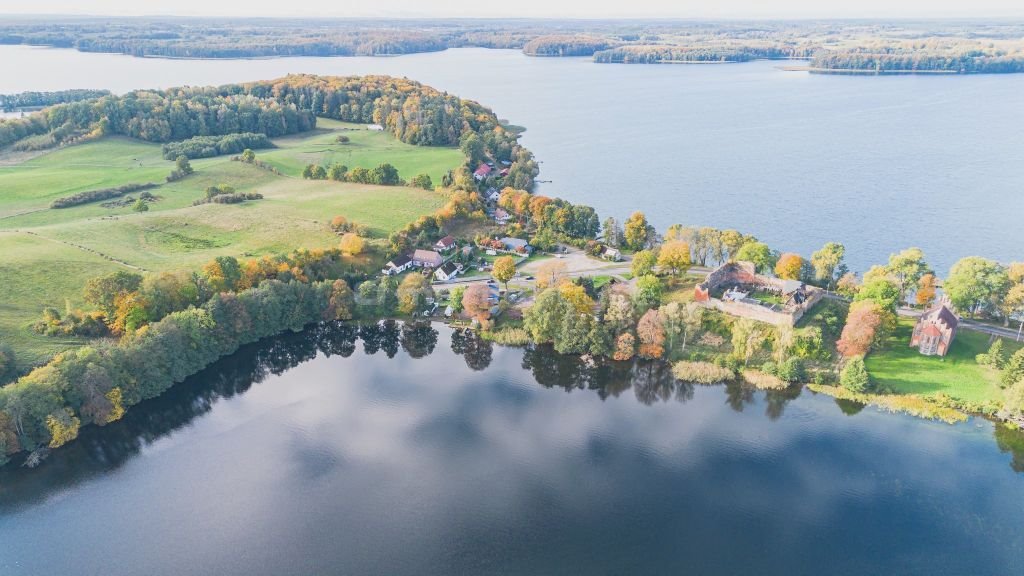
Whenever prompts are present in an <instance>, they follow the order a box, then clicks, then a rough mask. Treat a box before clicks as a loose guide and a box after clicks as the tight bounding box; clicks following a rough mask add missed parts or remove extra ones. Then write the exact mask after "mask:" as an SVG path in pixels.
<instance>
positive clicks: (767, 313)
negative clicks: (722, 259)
mask: <svg viewBox="0 0 1024 576" xmlns="http://www.w3.org/2000/svg"><path fill="white" fill-rule="evenodd" d="M693 290H694V294H693V297H694V300H695V301H697V302H700V303H702V304H703V305H704V306H707V307H708V308H715V309H717V310H721V311H722V312H725V313H726V314H730V315H732V316H738V317H740V318H750V319H752V320H758V321H760V322H766V323H768V324H775V325H785V326H793V325H794V324H796V323H797V321H798V320H800V318H802V317H803V315H804V314H805V313H806V312H807V311H808V310H810V309H811V308H813V307H814V305H815V304H817V303H818V301H820V300H821V299H822V298H823V297H824V294H825V293H824V292H823V291H822V290H821V289H819V288H815V287H814V286H808V285H806V284H804V283H803V282H800V281H799V280H780V279H778V278H771V277H768V276H762V275H760V274H758V273H757V272H756V268H755V267H754V264H753V263H751V262H728V263H726V264H723V265H721V266H719V267H718V268H717V269H716V270H714V271H712V272H711V274H708V277H707V279H705V280H704V282H702V283H700V284H698V285H697V286H696V287H695V288H694V289H693Z"/></svg>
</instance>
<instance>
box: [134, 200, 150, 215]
mask: <svg viewBox="0 0 1024 576" xmlns="http://www.w3.org/2000/svg"><path fill="white" fill-rule="evenodd" d="M132 210H135V211H136V212H148V211H149V204H147V203H146V201H145V200H143V199H142V198H139V199H138V200H136V201H135V205H134V206H132Z"/></svg>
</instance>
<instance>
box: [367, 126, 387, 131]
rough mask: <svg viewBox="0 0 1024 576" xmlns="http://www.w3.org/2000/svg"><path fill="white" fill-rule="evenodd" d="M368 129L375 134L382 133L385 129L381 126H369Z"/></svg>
mask: <svg viewBox="0 0 1024 576" xmlns="http://www.w3.org/2000/svg"><path fill="white" fill-rule="evenodd" d="M366 129H367V130H370V131H373V132H382V131H383V130H384V127H383V126H381V125H380V124H367V125H366Z"/></svg>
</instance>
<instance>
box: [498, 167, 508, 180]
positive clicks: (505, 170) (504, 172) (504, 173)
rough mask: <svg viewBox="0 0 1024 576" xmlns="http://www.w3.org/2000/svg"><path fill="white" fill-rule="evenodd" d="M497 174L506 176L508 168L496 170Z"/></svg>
mask: <svg viewBox="0 0 1024 576" xmlns="http://www.w3.org/2000/svg"><path fill="white" fill-rule="evenodd" d="M498 176H501V177H502V178H504V177H505V176H508V168H502V169H501V172H498Z"/></svg>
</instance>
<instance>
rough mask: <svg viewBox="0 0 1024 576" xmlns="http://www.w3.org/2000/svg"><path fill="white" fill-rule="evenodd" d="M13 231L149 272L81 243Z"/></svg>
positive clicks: (30, 232)
mask: <svg viewBox="0 0 1024 576" xmlns="http://www.w3.org/2000/svg"><path fill="white" fill-rule="evenodd" d="M11 232H21V233H22V234H28V235H29V236H35V237H36V238H41V239H43V240H48V241H50V242H56V243H57V244H64V245H65V246H70V247H72V248H77V249H78V250H81V251H83V252H89V253H90V254H95V255H96V256H99V257H100V258H103V259H104V260H109V261H110V262H113V263H115V264H120V265H121V266H124V267H126V268H131V269H132V270H138V271H139V272H149V270H147V269H145V268H143V267H142V266H136V265H135V264H129V263H128V262H125V261H124V260H118V259H117V258H114V257H113V256H110V255H109V254H104V253H103V252H100V251H98V250H93V249H92V248H89V247H87V246H82V245H81V244H75V243H74V242H67V241H65V240H58V239H56V238H50V237H49V236H43V235H42V234H37V233H35V232H32V231H29V230H11Z"/></svg>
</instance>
